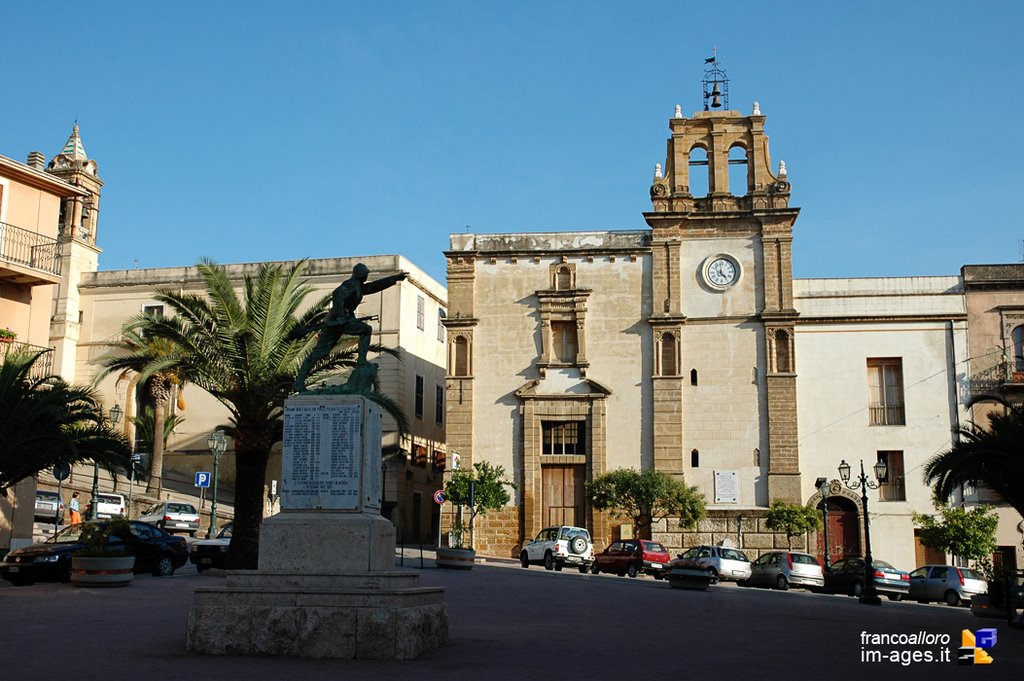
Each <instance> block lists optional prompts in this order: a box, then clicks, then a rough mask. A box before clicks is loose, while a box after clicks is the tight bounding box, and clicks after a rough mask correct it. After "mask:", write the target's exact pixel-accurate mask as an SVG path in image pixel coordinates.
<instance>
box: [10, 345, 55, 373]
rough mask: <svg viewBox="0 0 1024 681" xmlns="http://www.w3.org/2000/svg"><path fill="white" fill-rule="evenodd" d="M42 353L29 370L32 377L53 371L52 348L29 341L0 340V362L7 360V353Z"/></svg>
mask: <svg viewBox="0 0 1024 681" xmlns="http://www.w3.org/2000/svg"><path fill="white" fill-rule="evenodd" d="M35 352H41V353H42V354H41V355H39V357H37V358H36V361H35V362H34V363H33V364H32V369H31V370H30V371H29V376H31V377H32V378H44V377H46V376H50V375H51V374H52V373H53V350H51V349H50V348H44V347H42V346H40V345H32V344H31V343H19V342H17V341H4V342H0V362H5V361H7V355H10V354H14V353H35Z"/></svg>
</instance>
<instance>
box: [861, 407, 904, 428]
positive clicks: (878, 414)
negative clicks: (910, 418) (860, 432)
mask: <svg viewBox="0 0 1024 681" xmlns="http://www.w3.org/2000/svg"><path fill="white" fill-rule="evenodd" d="M868 419H869V420H868V423H869V424H870V425H872V426H903V425H906V423H907V419H906V415H905V413H904V411H903V405H902V404H883V403H881V402H872V403H871V404H869V405H868Z"/></svg>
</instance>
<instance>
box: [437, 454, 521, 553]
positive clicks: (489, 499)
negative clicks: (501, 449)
mask: <svg viewBox="0 0 1024 681" xmlns="http://www.w3.org/2000/svg"><path fill="white" fill-rule="evenodd" d="M504 478H505V468H504V467H503V466H492V465H491V464H490V463H488V462H487V461H481V462H479V463H476V464H473V469H472V470H457V471H455V472H454V473H452V477H451V479H449V480H448V482H447V483H445V486H444V493H445V497H446V499H447V500H448V501H450V502H452V504H453V505H455V506H456V507H457V508H458V511H456V517H455V521H454V522H453V523H452V526H451V529H450V530H449V532H448V546H439V547H437V561H436V562H437V567H441V568H455V569H462V570H469V569H471V568H472V567H473V563H474V562H475V561H476V550H475V549H474V548H473V521H474V520H475V519H476V517H477V516H478V515H485V514H486V513H487V512H488V511H496V510H498V509H499V508H502V507H504V506H505V505H506V504H508V502H509V501H510V500H511V499H512V495H511V494H510V493H509V490H508V489H506V488H512V489H515V485H514V484H513V483H511V482H508V481H507V480H505V479H504ZM467 508H468V512H467V511H466V509H467ZM467 516H468V517H467Z"/></svg>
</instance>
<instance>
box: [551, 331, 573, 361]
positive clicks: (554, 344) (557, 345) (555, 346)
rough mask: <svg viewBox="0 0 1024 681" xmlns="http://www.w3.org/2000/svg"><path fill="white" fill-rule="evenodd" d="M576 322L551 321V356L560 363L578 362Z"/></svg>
mask: <svg viewBox="0 0 1024 681" xmlns="http://www.w3.org/2000/svg"><path fill="white" fill-rule="evenodd" d="M576 348H577V343H576V322H551V356H552V360H553V361H555V362H557V363H559V364H575V363H576Z"/></svg>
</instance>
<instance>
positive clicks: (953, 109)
mask: <svg viewBox="0 0 1024 681" xmlns="http://www.w3.org/2000/svg"><path fill="white" fill-rule="evenodd" d="M4 23H5V31H4V33H5V45H4V47H5V49H4V58H3V63H4V66H5V68H4V70H3V76H2V80H0V82H2V83H3V87H4V93H5V97H4V106H3V107H0V130H2V137H0V154H2V155H4V156H8V157H11V158H14V159H17V160H20V161H24V160H25V157H26V156H27V154H28V152H29V151H32V150H34V149H39V150H41V151H42V152H43V153H44V154H45V155H46V156H47V158H48V159H49V158H51V157H52V156H53V155H54V154H56V153H57V152H58V151H59V150H60V149H61V147H62V145H63V143H64V141H65V140H66V139H67V136H68V134H69V133H70V130H71V126H72V123H73V122H74V120H75V118H76V117H77V118H78V121H79V125H80V127H81V132H82V138H83V141H84V143H85V148H86V151H87V152H88V153H89V155H90V157H92V158H94V159H96V161H97V163H98V164H99V169H100V177H101V178H102V179H103V180H104V182H105V183H106V186H105V187H104V190H103V198H102V203H101V217H100V220H101V222H100V228H99V240H100V245H101V246H102V248H103V249H104V252H103V254H102V255H101V259H100V266H101V268H102V269H105V270H109V269H122V268H135V267H163V266H176V265H189V264H194V263H195V262H196V261H197V260H198V259H199V258H200V257H204V256H205V257H211V258H213V259H214V260H216V261H218V262H222V263H230V262H249V261H261V260H279V259H291V258H301V257H339V256H350V255H374V254H383V253H400V254H402V255H405V256H406V257H408V258H409V259H411V260H412V261H413V262H415V263H416V264H417V265H419V266H420V267H422V268H423V269H425V270H426V271H427V273H428V274H430V275H431V276H433V277H434V278H436V279H437V280H438V281H441V282H442V283H443V282H444V279H445V274H444V258H443V256H442V251H443V250H445V249H446V248H447V247H448V235H449V234H450V233H453V232H463V231H465V230H466V227H467V226H468V227H469V230H470V231H475V232H496V231H500V232H505V231H508V232H518V231H559V230H585V229H598V230H600V229H635V228H643V227H645V223H644V221H643V217H642V213H643V212H644V211H646V210H650V202H649V198H648V188H649V186H650V182H651V177H652V173H653V168H654V164H655V163H656V162H659V161H663V159H664V154H665V140H666V138H667V136H668V127H667V124H668V119H669V117H670V116H671V115H672V110H673V108H674V106H675V105H676V104H680V105H682V108H683V112H684V113H685V114H687V115H689V114H691V113H693V112H695V111H698V110H699V109H700V107H701V100H700V92H701V91H700V79H701V77H702V74H703V60H704V58H705V57H707V56H710V54H711V48H712V47H713V46H717V48H718V57H719V60H720V63H721V65H722V66H723V67H724V68H725V69H726V70H727V72H728V75H729V78H730V81H731V105H732V106H731V108H733V109H739V110H741V111H743V112H744V113H749V112H750V110H751V105H752V102H753V101H754V100H755V99H757V100H758V101H759V102H760V104H761V110H762V112H763V113H764V114H765V115H766V116H767V122H766V129H767V132H768V135H769V136H770V138H771V145H772V147H771V151H772V159H773V162H775V163H777V162H778V160H780V159H781V160H785V161H786V164H787V166H788V170H789V178H790V181H791V182H792V185H793V200H792V203H793V205H796V206H799V207H800V208H801V209H802V210H801V215H800V218H799V220H798V221H797V223H796V231H795V244H794V274H795V275H796V276H798V277H848V276H901V275H931V274H956V273H958V272H959V268H960V266H961V265H962V264H965V263H991V262H1017V261H1019V260H1021V244H1022V240H1024V228H1022V219H1021V217H1020V215H1021V212H1020V206H1019V202H1018V196H1019V195H1020V191H1021V186H1022V184H1024V169H1022V168H1024V164H1022V163H1021V159H1022V158H1024V135H1022V133H1021V130H1020V127H1019V124H1018V123H1017V121H1016V119H1017V118H1018V117H1019V116H1020V112H1021V111H1022V110H1024V89H1022V88H1021V71H1022V68H1021V67H1022V62H1024V57H1022V52H1021V50H1020V49H1019V47H1018V40H1019V34H1020V31H1021V28H1022V27H1024V3H1021V2H1019V1H1011V0H1007V1H1005V2H978V3H964V2H945V1H941V0H940V1H934V0H930V1H929V2H927V3H925V2H898V1H894V0H888V1H885V2H874V1H868V2H852V3H831V2H820V1H819V2H775V3H765V2H745V1H734V2H729V3H716V2H706V1H702V2H693V1H690V0H685V1H684V0H675V1H674V2H660V1H654V0H648V1H646V2H642V3H626V2H597V1H594V2H513V3H509V2H504V3H497V2H480V1H479V0H478V1H477V2H439V1H434V2H403V1H400V0H399V1H393V2H388V3H369V2H326V1H321V2H290V3H281V2H262V1H257V0H248V1H246V2H202V3H200V2H179V3H130V2H106V3H87V4H85V5H83V4H81V3H66V2H46V3H37V2H21V3H18V4H16V5H15V6H13V7H7V8H5V20H4Z"/></svg>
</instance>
